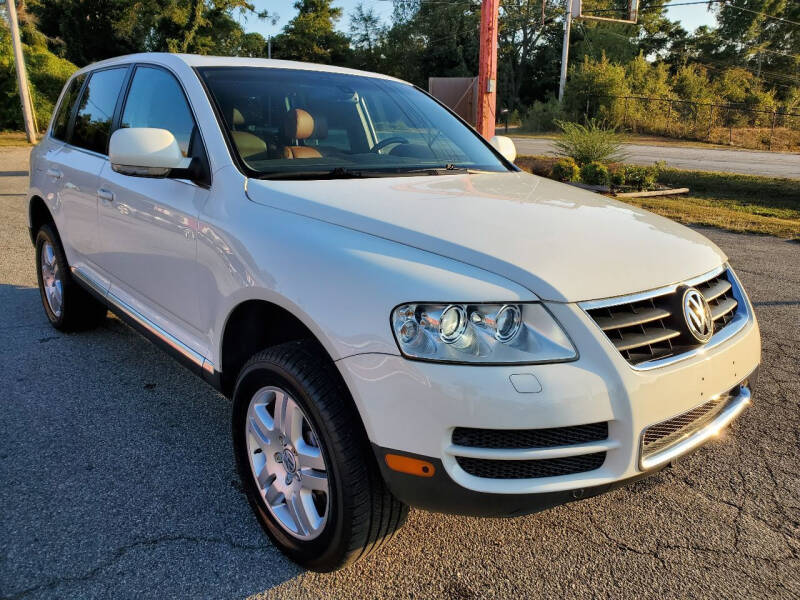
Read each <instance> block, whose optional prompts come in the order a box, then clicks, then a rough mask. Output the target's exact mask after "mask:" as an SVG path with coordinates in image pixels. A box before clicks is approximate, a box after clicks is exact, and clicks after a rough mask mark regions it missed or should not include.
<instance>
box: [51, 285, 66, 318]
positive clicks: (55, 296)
mask: <svg viewBox="0 0 800 600" xmlns="http://www.w3.org/2000/svg"><path fill="white" fill-rule="evenodd" d="M52 290H53V291H52V295H51V296H50V308H52V309H53V312H54V313H55V314H57V315H58V314H60V313H61V298H62V297H63V296H62V291H61V282H60V281H58V280H56V282H55V284H54V285H53V288H52Z"/></svg>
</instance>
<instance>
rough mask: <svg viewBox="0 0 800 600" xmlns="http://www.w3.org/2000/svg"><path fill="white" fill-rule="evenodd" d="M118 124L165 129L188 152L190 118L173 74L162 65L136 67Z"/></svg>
mask: <svg viewBox="0 0 800 600" xmlns="http://www.w3.org/2000/svg"><path fill="white" fill-rule="evenodd" d="M120 127H155V128H158V129H166V130H167V131H169V132H171V133H172V135H174V136H175V139H176V140H177V141H178V145H179V146H180V148H181V152H183V155H184V156H188V155H189V142H190V140H191V138H192V130H193V129H194V118H193V117H192V112H191V111H190V110H189V105H188V104H187V103H186V97H185V96H184V95H183V90H182V89H181V86H180V85H179V84H178V82H177V81H176V80H175V77H173V76H172V75H171V74H170V73H168V72H167V71H165V70H163V69H159V68H155V67H137V68H136V73H134V75H133V82H132V83H131V87H130V91H129V92H128V99H127V100H126V101H125V110H124V111H123V112H122V122H121V123H120Z"/></svg>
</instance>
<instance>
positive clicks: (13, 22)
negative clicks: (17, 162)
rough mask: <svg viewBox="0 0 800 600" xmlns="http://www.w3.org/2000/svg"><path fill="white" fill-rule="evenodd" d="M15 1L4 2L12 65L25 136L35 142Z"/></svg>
mask: <svg viewBox="0 0 800 600" xmlns="http://www.w3.org/2000/svg"><path fill="white" fill-rule="evenodd" d="M15 1H16V0H6V9H7V10H8V24H9V26H10V28H11V45H12V46H13V48H14V64H15V66H16V68H17V84H18V86H19V99H20V102H21V104H22V120H23V121H24V122H25V135H27V136H28V141H29V142H30V143H31V144H33V143H35V142H36V126H35V125H34V124H33V108H32V106H31V97H30V90H29V88H28V74H27V73H26V72H25V58H24V57H23V56H22V42H21V41H20V38H19V24H18V23H17V7H16V5H15Z"/></svg>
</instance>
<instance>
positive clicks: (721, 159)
mask: <svg viewBox="0 0 800 600" xmlns="http://www.w3.org/2000/svg"><path fill="white" fill-rule="evenodd" d="M501 132H502V129H498V134H499V133H501ZM512 139H513V140H514V144H515V145H516V147H517V153H518V154H545V155H546V154H550V153H551V152H553V151H554V150H555V149H556V148H555V146H554V145H553V140H551V139H548V138H533V137H512ZM622 148H623V151H624V152H625V155H626V156H625V162H629V163H633V164H637V165H651V164H653V163H654V162H657V161H660V160H663V161H664V162H666V163H667V165H669V166H670V167H675V168H676V169H693V170H699V171H722V172H724V173H742V174H745V175H767V176H770V177H788V178H791V179H800V154H798V153H791V152H766V151H760V150H733V149H731V150H728V149H724V148H715V147H713V146H709V147H702V146H680V145H666V144H665V145H658V144H652V145H649V144H642V143H636V144H623V145H622Z"/></svg>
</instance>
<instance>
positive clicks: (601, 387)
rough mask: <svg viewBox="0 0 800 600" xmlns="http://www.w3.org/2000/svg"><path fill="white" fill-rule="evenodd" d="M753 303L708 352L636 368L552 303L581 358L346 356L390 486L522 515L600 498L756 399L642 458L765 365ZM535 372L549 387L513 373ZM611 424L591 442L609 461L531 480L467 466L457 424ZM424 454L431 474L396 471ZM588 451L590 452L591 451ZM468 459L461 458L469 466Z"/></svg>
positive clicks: (582, 316) (696, 442)
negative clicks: (652, 437)
mask: <svg viewBox="0 0 800 600" xmlns="http://www.w3.org/2000/svg"><path fill="white" fill-rule="evenodd" d="M748 308H749V315H750V317H749V319H748V322H747V323H746V324H745V326H744V327H743V328H742V329H741V331H740V332H739V333H738V334H737V335H736V336H734V337H732V338H731V339H728V340H726V341H725V342H724V343H722V344H719V345H717V346H716V347H714V348H713V349H712V350H710V351H709V352H707V353H699V354H696V355H693V356H692V357H690V358H688V359H687V360H683V361H680V362H676V363H674V364H670V365H667V366H663V367H660V368H657V369H649V370H637V369H634V368H632V367H631V366H630V364H628V362H627V361H626V360H625V359H624V358H623V357H622V355H621V354H620V353H619V352H617V351H616V349H615V348H614V347H613V345H611V343H610V342H609V340H608V339H607V338H606V337H605V335H604V334H603V333H602V332H601V331H600V329H599V328H598V327H597V326H596V324H595V323H594V322H593V321H592V320H591V318H590V317H589V316H588V315H587V314H586V313H585V312H584V311H583V310H581V309H580V308H579V307H578V306H576V305H572V304H557V303H552V304H548V309H549V310H551V312H553V314H554V315H555V316H556V318H557V319H558V320H559V322H560V323H561V324H562V325H563V326H564V327H565V329H566V330H567V331H569V332H570V335H571V336H572V337H573V340H574V342H575V344H576V347H577V348H579V350H580V353H581V355H580V358H579V359H578V360H576V361H574V362H570V363H561V364H549V365H531V366H463V365H443V364H433V363H425V362H414V361H408V360H405V359H403V358H401V357H399V356H387V355H372V354H365V355H358V356H353V357H349V358H346V359H342V360H340V361H338V363H337V364H338V365H339V368H340V371H341V372H342V374H343V376H344V378H345V381H346V383H347V384H348V387H349V388H350V390H351V392H352V393H353V397H354V399H355V402H356V404H357V406H358V408H359V411H360V413H361V416H362V419H363V421H364V425H365V428H366V430H367V434H368V436H369V438H370V440H371V441H372V443H373V445H374V447H375V451H376V454H377V457H378V459H379V463H380V464H381V468H382V469H383V471H384V477H385V478H386V480H387V483H388V485H389V486H390V489H392V491H393V493H395V494H396V495H397V496H398V497H399V498H400V499H402V500H404V501H406V502H408V503H409V504H412V505H415V506H420V507H424V508H428V509H431V510H438V511H443V512H454V513H463V514H481V515H515V514H523V513H526V512H532V511H536V510H541V509H542V508H547V507H549V506H553V505H555V504H560V503H563V502H567V501H570V500H575V499H578V498H585V497H589V496H593V495H597V494H599V493H602V492H604V491H607V490H608V489H611V488H612V487H616V486H618V485H620V484H622V483H625V482H627V481H630V480H633V479H636V478H638V477H641V476H644V475H646V474H648V473H650V472H654V471H656V470H658V469H659V468H661V467H662V466H664V464H667V463H668V462H669V461H671V460H673V459H674V458H675V457H677V456H678V455H681V454H685V453H687V452H690V451H692V450H694V449H695V448H697V447H698V446H700V445H702V444H703V443H705V442H706V441H708V440H709V439H710V438H711V437H713V436H712V433H713V432H715V431H718V430H721V429H722V428H723V427H724V426H725V425H727V424H728V423H730V422H731V421H732V420H733V418H735V417H736V416H737V415H738V414H739V413H740V412H741V410H742V409H743V408H744V407H745V406H746V405H747V403H748V402H749V397H747V398H745V397H744V396H748V395H749V389H748V391H747V392H746V393H745V394H744V395H743V397H742V398H739V399H738V400H735V401H732V402H731V403H729V405H730V406H731V407H732V408H731V409H730V410H723V411H721V412H720V413H719V414H716V415H715V417H714V419H713V420H712V421H711V422H706V423H704V426H703V428H702V432H701V433H698V434H697V435H693V436H691V439H690V438H689V437H686V438H682V439H681V440H680V445H678V446H675V447H674V448H677V449H673V447H670V449H669V455H668V459H664V460H661V459H662V458H664V456H667V455H664V456H657V457H656V459H658V460H650V461H643V460H642V435H643V432H645V430H646V429H647V428H649V427H651V426H653V425H654V424H659V423H662V422H665V421H669V420H670V419H673V418H675V417H676V416H679V415H682V414H684V413H687V411H691V410H692V409H695V408H696V407H698V405H701V404H703V403H705V402H707V401H708V400H709V399H712V398H715V397H716V396H718V395H719V394H723V393H725V392H728V391H729V390H732V389H734V388H736V386H738V385H739V384H740V383H741V382H742V381H744V380H745V379H747V378H748V377H750V376H751V374H753V373H754V372H755V370H756V369H757V367H758V364H759V362H760V355H761V343H760V336H759V331H758V324H757V322H756V320H755V317H754V316H753V314H752V308H751V307H748ZM519 374H524V375H527V376H530V375H532V376H534V377H535V378H536V380H538V382H539V384H540V387H541V389H540V391H538V392H535V393H520V392H518V391H517V390H516V389H515V387H514V386H513V385H512V383H511V382H510V377H511V375H519ZM590 423H606V424H607V427H608V436H607V439H605V440H603V441H601V442H593V443H592V444H591V445H590V446H591V448H590V449H591V451H592V452H602V453H604V454H603V458H602V464H600V465H599V466H598V467H597V468H592V469H591V470H586V471H584V472H574V473H569V474H556V475H554V476H537V477H530V478H522V477H520V478H492V477H485V476H476V475H474V474H471V473H469V472H467V471H466V470H465V469H464V468H462V464H464V463H463V460H461V461H460V459H462V458H463V456H464V449H463V448H460V447H459V446H456V445H454V444H453V442H452V436H453V431H454V429H456V428H478V429H495V430H522V429H541V428H564V427H570V426H580V425H585V424H590ZM387 449H391V452H393V453H399V454H405V455H409V456H417V457H421V458H423V459H424V460H427V461H429V462H431V463H432V464H433V465H434V466H435V475H434V477H430V478H422V477H415V476H413V475H406V474H403V473H397V472H395V471H391V470H389V469H388V467H386V465H385V462H384V460H383V453H385V452H387V451H389V450H387ZM586 451H587V452H588V449H587V450H586ZM470 454H471V455H472V457H473V458H474V457H476V456H477V457H479V458H485V459H486V460H496V459H502V460H509V461H512V460H520V459H536V458H551V457H561V456H567V455H571V454H575V449H574V447H573V448H571V449H564V448H545V449H520V450H507V449H505V450H499V451H498V450H497V449H488V448H487V449H477V450H476V449H475V448H471V449H470ZM460 463H461V464H460Z"/></svg>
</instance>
